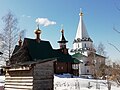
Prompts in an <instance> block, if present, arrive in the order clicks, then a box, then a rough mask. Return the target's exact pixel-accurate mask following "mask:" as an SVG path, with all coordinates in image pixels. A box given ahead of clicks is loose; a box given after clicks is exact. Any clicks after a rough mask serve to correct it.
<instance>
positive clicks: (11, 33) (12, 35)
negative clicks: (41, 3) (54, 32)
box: [1, 11, 19, 62]
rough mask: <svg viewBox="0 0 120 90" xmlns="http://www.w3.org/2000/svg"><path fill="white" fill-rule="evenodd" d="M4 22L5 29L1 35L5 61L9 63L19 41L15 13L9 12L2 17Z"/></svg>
mask: <svg viewBox="0 0 120 90" xmlns="http://www.w3.org/2000/svg"><path fill="white" fill-rule="evenodd" d="M2 21H3V23H4V28H3V29H2V34H1V35H2V36H1V39H2V52H3V60H4V61H8V62H9V59H10V57H11V55H12V52H13V49H14V46H15V44H16V42H17V40H18V32H19V28H18V27H17V24H18V20H17V18H16V17H15V16H14V15H13V13H12V12H11V11H9V12H8V13H7V14H6V15H5V16H3V17H2Z"/></svg>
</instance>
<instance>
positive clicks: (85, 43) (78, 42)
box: [71, 12, 105, 75]
mask: <svg viewBox="0 0 120 90" xmlns="http://www.w3.org/2000/svg"><path fill="white" fill-rule="evenodd" d="M71 52H73V53H74V54H76V53H79V54H82V57H79V56H78V57H77V59H78V60H82V61H83V63H80V64H79V75H81V74H93V73H94V71H95V69H98V68H99V66H100V65H99V64H100V61H101V60H102V61H101V63H104V64H105V57H103V56H100V55H97V56H96V52H95V49H94V47H93V41H92V39H91V38H90V37H89V35H88V33H87V30H86V27H85V24H84V22H83V13H82V12H80V20H79V24H78V28H77V33H76V37H75V39H74V41H73V49H72V50H71ZM91 53H92V54H93V55H92V56H90V54H91ZM80 56H81V55H80ZM95 60H96V62H97V63H95V62H94V61H95ZM98 62H99V63H98ZM87 63H89V64H88V65H87Z"/></svg>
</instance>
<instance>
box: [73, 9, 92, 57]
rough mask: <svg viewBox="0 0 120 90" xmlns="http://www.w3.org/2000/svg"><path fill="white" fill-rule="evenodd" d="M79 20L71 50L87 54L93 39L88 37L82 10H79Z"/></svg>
mask: <svg viewBox="0 0 120 90" xmlns="http://www.w3.org/2000/svg"><path fill="white" fill-rule="evenodd" d="M79 15H80V20H79V24H78V28H77V33H76V37H75V39H74V41H73V49H72V50H71V52H84V55H86V56H87V55H88V53H89V52H91V51H92V50H93V49H94V48H93V44H92V43H93V41H92V40H91V38H90V37H89V35H88V33H87V30H86V27H85V24H84V22H83V13H82V10H80V14H79Z"/></svg>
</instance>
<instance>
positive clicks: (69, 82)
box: [54, 76, 120, 90]
mask: <svg viewBox="0 0 120 90" xmlns="http://www.w3.org/2000/svg"><path fill="white" fill-rule="evenodd" d="M61 77H62V78H61ZM111 83H112V86H111V90H120V87H117V85H116V84H115V83H113V82H111ZM107 85H108V84H107V81H106V80H95V79H83V78H65V76H59V77H58V76H54V90H108V88H107ZM88 87H89V88H88ZM96 87H97V88H96Z"/></svg>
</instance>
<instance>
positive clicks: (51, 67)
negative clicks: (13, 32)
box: [5, 27, 74, 90]
mask: <svg viewBox="0 0 120 90" xmlns="http://www.w3.org/2000/svg"><path fill="white" fill-rule="evenodd" d="M61 33H62V38H61V40H60V41H58V43H59V44H60V48H59V49H53V48H52V46H51V44H50V42H49V41H44V40H41V38H40V34H41V30H40V29H39V27H38V29H37V30H35V34H36V38H35V39H31V38H25V39H24V41H23V42H22V40H21V38H20V39H19V45H16V46H15V49H14V51H13V54H12V56H11V58H10V63H9V65H7V66H6V67H5V69H6V75H5V90H16V89H17V90H53V79H54V74H63V73H71V74H72V73H73V72H72V64H73V63H74V59H73V58H72V56H71V55H69V53H68V49H67V48H66V43H67V42H68V41H66V39H65V37H64V30H63V29H62V31H61Z"/></svg>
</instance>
